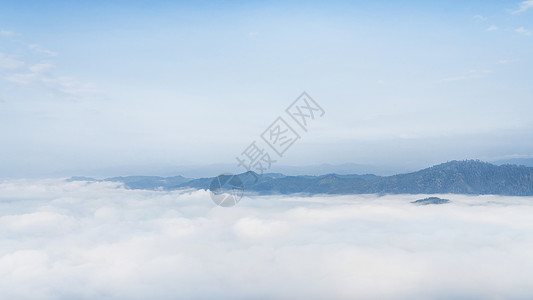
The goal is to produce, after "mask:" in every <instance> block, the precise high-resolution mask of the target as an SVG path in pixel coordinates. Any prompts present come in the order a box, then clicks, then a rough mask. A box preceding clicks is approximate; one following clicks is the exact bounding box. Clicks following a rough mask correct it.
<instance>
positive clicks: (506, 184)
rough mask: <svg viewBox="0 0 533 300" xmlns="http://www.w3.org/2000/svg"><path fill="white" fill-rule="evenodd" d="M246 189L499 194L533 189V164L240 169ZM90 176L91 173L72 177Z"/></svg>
mask: <svg viewBox="0 0 533 300" xmlns="http://www.w3.org/2000/svg"><path fill="white" fill-rule="evenodd" d="M236 176H239V178H241V180H242V181H243V183H244V188H245V190H247V191H249V192H255V193H258V194H293V193H303V194H311V195H312V194H472V195H482V194H494V195H511V196H531V195H533V167H526V166H518V165H511V164H504V165H500V166H498V165H494V164H491V163H488V162H483V161H480V160H463V161H457V160H453V161H449V162H446V163H442V164H439V165H435V166H432V167H429V168H425V169H422V170H419V171H416V172H410V173H403V174H397V175H391V176H378V175H373V174H364V175H358V174H350V175H338V174H326V175H319V176H311V175H300V176H285V175H283V174H278V173H273V174H264V175H262V176H259V174H257V173H254V172H251V171H249V172H245V173H241V174H238V175H236ZM77 178H80V179H84V180H85V181H91V180H92V178H85V177H72V178H71V179H69V180H71V181H77V180H76V179H77ZM213 178H214V177H206V178H195V179H190V178H185V177H182V176H174V177H156V176H127V177H114V178H107V179H104V180H102V181H114V182H122V183H123V184H124V186H125V187H126V188H131V189H151V190H156V189H158V190H161V189H162V190H176V189H185V188H193V189H205V190H207V189H209V185H210V183H211V181H212V180H213Z"/></svg>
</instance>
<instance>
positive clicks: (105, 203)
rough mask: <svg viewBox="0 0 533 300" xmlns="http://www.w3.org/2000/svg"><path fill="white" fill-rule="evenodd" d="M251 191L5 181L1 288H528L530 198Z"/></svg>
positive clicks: (484, 291) (508, 291)
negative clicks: (228, 200)
mask: <svg viewBox="0 0 533 300" xmlns="http://www.w3.org/2000/svg"><path fill="white" fill-rule="evenodd" d="M423 196H424V195H415V196H413V195H395V196H384V197H377V196H374V195H354V196H331V197H330V196H327V197H312V198H306V197H287V196H268V197H252V198H244V199H242V201H241V202H240V203H239V205H238V206H237V207H233V208H229V209H225V208H220V207H215V206H214V204H213V203H212V202H211V200H210V198H209V195H208V194H207V193H206V192H205V191H193V192H190V191H178V192H160V191H132V190H125V189H123V188H122V187H120V186H117V185H116V184H114V183H83V182H71V183H67V182H64V181H61V180H39V181H35V180H32V181H28V180H18V181H4V182H1V183H0V212H1V214H0V294H1V295H2V298H5V299H95V298H105V299H179V298H182V299H198V298H201V299H206V298H211V299H212V298H216V299H225V298H232V299H249V298H260V299H263V298H268V299H270V298H277V299H305V298H307V299H354V298H364V299H429V298H433V299H435V298H439V299H452V298H453V299H462V298H485V299H486V298H493V299H500V298H506V299H513V298H516V299H518V298H531V296H533V287H532V286H531V285H530V283H531V282H532V281H533V230H532V229H533V220H532V219H531V215H532V214H533V198H518V197H496V196H480V197H471V196H461V195H444V196H443V197H446V198H448V199H450V200H452V203H450V204H446V205H440V206H415V205H413V204H411V203H409V202H410V201H412V200H416V199H419V198H421V197H423Z"/></svg>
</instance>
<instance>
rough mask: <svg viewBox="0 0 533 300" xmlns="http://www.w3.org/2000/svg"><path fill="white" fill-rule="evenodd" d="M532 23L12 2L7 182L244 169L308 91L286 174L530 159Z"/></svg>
mask: <svg viewBox="0 0 533 300" xmlns="http://www.w3.org/2000/svg"><path fill="white" fill-rule="evenodd" d="M532 17H533V1H525V2H520V1H470V2H468V1H467V2H464V1H442V2H440V3H439V2H435V1H431V2H427V1H426V2H422V1H408V2H397V3H394V4H391V3H387V2H385V1H372V2H371V3H367V1H305V2H304V1H301V2H285V1H283V2H282V1H266V2H244V1H242V2H240V1H226V2H224V1H217V2H207V1H202V2H194V3H193V4H191V3H185V2H179V3H175V2H174V3H173V2H171V1H145V2H143V1H114V2H113V3H108V1H99V2H98V1H96V2H90V3H89V2H87V3H85V4H82V3H70V2H67V1H47V2H46V3H45V2H43V1H34V2H31V1H16V2H12V3H3V2H2V3H0V141H1V147H0V156H1V157H2V160H0V176H2V177H9V176H16V177H21V176H25V175H28V176H29V175H30V174H31V175H35V174H41V175H43V176H44V175H46V174H59V173H61V174H67V173H69V172H72V173H76V174H80V173H83V172H84V171H86V170H92V169H98V168H110V167H121V166H149V165H173V166H179V165H190V164H196V165H202V164H214V163H233V162H234V157H235V156H236V155H238V154H239V153H240V152H241V151H242V150H244V148H246V147H247V146H248V145H249V144H250V142H251V141H253V140H254V139H258V138H259V134H260V133H261V132H263V130H264V129H265V128H266V127H267V126H268V125H269V124H270V123H271V122H272V121H273V120H274V119H275V118H276V117H277V116H278V115H280V114H282V113H283V110H284V109H285V108H286V107H287V106H288V105H289V104H290V103H291V101H292V100H293V99H294V98H295V97H296V96H298V95H299V94H300V93H301V92H302V91H304V90H305V91H307V92H308V93H309V94H310V95H311V96H313V97H314V98H315V99H316V100H317V102H319V103H320V104H321V105H322V107H323V108H324V109H325V111H326V115H325V116H324V118H322V119H320V120H318V121H317V122H315V123H314V124H312V128H310V130H309V132H308V133H306V134H305V135H303V136H302V140H301V141H299V143H297V144H295V145H294V146H293V148H291V150H290V151H289V152H288V153H287V155H286V156H284V157H283V158H282V159H281V160H280V164H284V165H309V164H320V163H332V164H337V163H344V162H353V163H368V164H397V165H400V164H408V165H412V166H413V167H420V166H426V165H430V164H434V163H439V162H442V161H446V160H451V159H466V158H480V159H485V160H491V159H497V158H501V157H512V156H533V131H532V129H533V118H532V117H531V112H532V111H533V101H532V96H533V84H532V82H533V73H532V72H531V70H532V67H533V63H532V59H531V57H532V55H531V53H533V35H532V32H533V18H532ZM141 171H142V168H140V169H139V172H141Z"/></svg>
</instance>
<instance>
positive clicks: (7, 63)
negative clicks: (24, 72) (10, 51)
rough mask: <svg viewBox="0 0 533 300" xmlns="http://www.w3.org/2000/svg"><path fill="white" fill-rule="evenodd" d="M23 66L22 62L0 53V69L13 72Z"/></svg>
mask: <svg viewBox="0 0 533 300" xmlns="http://www.w3.org/2000/svg"><path fill="white" fill-rule="evenodd" d="M23 66H24V62H23V61H20V60H18V59H16V58H14V57H13V56H10V55H7V54H4V53H0V69H8V70H14V69H19V68H22V67H23Z"/></svg>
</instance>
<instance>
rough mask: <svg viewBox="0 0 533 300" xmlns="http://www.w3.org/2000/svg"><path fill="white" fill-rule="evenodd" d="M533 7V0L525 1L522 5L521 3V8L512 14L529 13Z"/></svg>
mask: <svg viewBox="0 0 533 300" xmlns="http://www.w3.org/2000/svg"><path fill="white" fill-rule="evenodd" d="M532 7H533V0H527V1H523V2H522V3H520V5H519V8H518V9H516V10H513V11H512V13H513V14H519V13H522V12H525V11H527V10H528V9H530V8H532Z"/></svg>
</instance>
